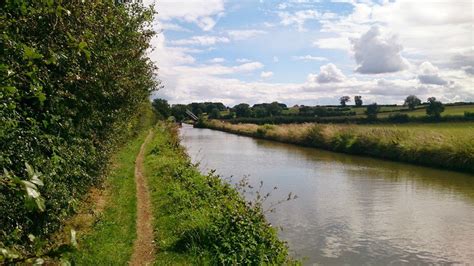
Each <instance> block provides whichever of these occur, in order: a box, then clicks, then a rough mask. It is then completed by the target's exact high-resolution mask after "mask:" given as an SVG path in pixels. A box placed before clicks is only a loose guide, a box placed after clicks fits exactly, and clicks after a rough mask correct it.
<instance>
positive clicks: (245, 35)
mask: <svg viewBox="0 0 474 266" xmlns="http://www.w3.org/2000/svg"><path fill="white" fill-rule="evenodd" d="M265 33H267V32H266V31H263V30H230V31H227V34H228V35H229V37H230V38H232V39H233V40H237V41H240V40H246V39H250V38H253V37H255V36H258V35H262V34H265Z"/></svg>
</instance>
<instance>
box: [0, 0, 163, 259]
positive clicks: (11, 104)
mask: <svg viewBox="0 0 474 266" xmlns="http://www.w3.org/2000/svg"><path fill="white" fill-rule="evenodd" d="M153 14H154V13H153V11H152V10H151V9H146V8H143V7H142V6H140V5H135V4H133V5H132V4H127V5H124V4H120V3H114V2H113V1H100V0H91V1H89V0H88V1H74V0H70V1H52V0H7V1H5V2H4V3H2V7H1V9H0V20H1V24H0V25H1V33H0V53H1V57H0V88H1V89H0V118H1V123H0V149H1V154H0V170H1V171H2V174H1V177H0V213H1V214H2V215H0V224H1V227H0V249H1V252H0V263H1V261H2V260H5V259H8V260H13V259H19V258H18V256H19V255H18V254H34V253H38V252H40V251H39V250H41V249H42V248H44V247H45V246H46V245H47V241H45V240H44V239H45V238H46V237H47V236H48V235H49V234H51V233H52V232H54V231H55V230H57V229H58V228H59V227H60V224H61V221H63V220H64V219H65V218H66V217H67V216H68V215H69V214H71V213H72V212H74V210H75V207H76V205H77V202H78V200H79V199H80V198H81V196H82V195H84V193H85V192H86V191H87V190H88V188H89V187H90V186H91V185H94V184H97V183H98V182H100V176H101V175H102V174H103V173H104V169H105V166H106V164H107V162H108V159H109V157H110V155H111V153H112V152H113V151H114V147H115V146H116V145H117V143H119V142H120V141H121V140H122V139H124V138H126V137H127V136H128V135H129V134H131V133H132V132H133V128H134V126H135V125H136V124H137V123H138V117H137V113H139V109H140V108H143V103H146V102H147V101H148V97H149V94H150V92H151V91H152V90H154V89H156V88H157V86H158V85H159V84H158V83H157V82H156V81H155V80H156V79H155V77H154V70H155V66H154V65H153V63H152V62H151V61H150V60H149V58H148V57H147V54H146V52H147V49H148V48H149V40H150V38H151V37H152V35H153V32H152V31H151V30H150V28H151V27H149V25H150V22H151V21H152V17H153Z"/></svg>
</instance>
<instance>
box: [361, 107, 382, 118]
mask: <svg viewBox="0 0 474 266" xmlns="http://www.w3.org/2000/svg"><path fill="white" fill-rule="evenodd" d="M379 111H380V106H378V105H377V103H373V104H369V105H367V110H366V111H365V114H366V115H367V119H369V120H375V119H377V113H378V112H379Z"/></svg>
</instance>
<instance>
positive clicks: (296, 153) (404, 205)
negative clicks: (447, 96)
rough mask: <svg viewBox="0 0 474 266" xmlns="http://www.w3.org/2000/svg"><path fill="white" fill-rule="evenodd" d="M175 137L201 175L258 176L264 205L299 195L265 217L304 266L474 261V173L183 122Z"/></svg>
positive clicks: (233, 178)
mask: <svg viewBox="0 0 474 266" xmlns="http://www.w3.org/2000/svg"><path fill="white" fill-rule="evenodd" d="M181 138H182V144H183V145H184V146H185V147H186V149H187V152H188V154H189V155H190V157H191V159H192V161H193V162H194V163H199V167H200V170H201V171H202V172H203V173H207V172H209V171H210V170H211V169H215V170H216V173H218V174H219V175H220V176H221V177H222V178H227V179H229V180H231V181H232V182H237V181H238V180H240V179H241V178H242V177H244V176H247V177H248V178H249V180H250V182H251V183H252V184H254V185H256V186H257V185H258V184H259V182H260V181H263V183H264V185H263V192H271V193H272V195H271V197H270V199H269V200H268V201H267V202H266V204H267V206H269V205H270V204H272V203H274V202H278V201H279V200H281V199H284V198H286V196H287V195H288V193H290V192H292V193H293V194H296V195H297V196H298V198H297V199H295V200H291V201H288V202H284V203H282V204H279V205H278V206H277V207H276V211H275V212H267V213H266V216H267V218H268V220H269V222H271V223H272V225H274V226H275V227H281V228H282V230H280V231H279V235H280V237H281V238H282V239H283V240H285V241H287V242H288V244H289V247H290V250H291V254H292V256H293V257H295V258H298V259H302V260H303V262H304V264H306V265H312V264H323V265H328V264H338V265H340V264H351V265H361V264H371V265H387V264H396V265H398V264H451V263H460V264H465V263H473V262H474V176H473V175H470V174H464V173H457V172H452V171H444V170H439V169H431V168H427V167H419V166H414V165H410V164H404V163H397V162H389V161H384V160H378V159H373V158H367V157H361V156H352V155H345V154H338V153H332V152H327V151H322V150H318V149H313V148H305V147H299V146H294V145H289V144H283V143H277V142H272V141H266V140H258V139H253V138H249V137H242V136H237V135H233V134H229V133H224V132H220V131H214V130H209V129H196V128H192V127H191V126H189V125H184V126H183V127H182V129H181ZM274 187H277V188H278V189H276V190H274V189H273V188H274ZM247 196H248V197H252V195H250V194H249V195H247Z"/></svg>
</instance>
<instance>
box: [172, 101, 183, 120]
mask: <svg viewBox="0 0 474 266" xmlns="http://www.w3.org/2000/svg"><path fill="white" fill-rule="evenodd" d="M186 109H187V106H186V105H184V104H173V106H171V114H172V115H173V116H174V118H176V121H182V120H184V119H185V118H186Z"/></svg>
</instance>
